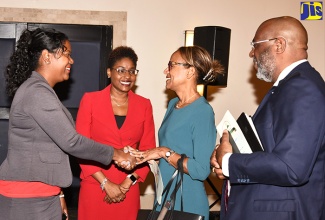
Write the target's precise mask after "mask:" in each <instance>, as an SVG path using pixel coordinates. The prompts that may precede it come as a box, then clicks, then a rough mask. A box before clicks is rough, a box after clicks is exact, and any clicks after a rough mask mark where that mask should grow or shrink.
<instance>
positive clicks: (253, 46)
mask: <svg viewBox="0 0 325 220" xmlns="http://www.w3.org/2000/svg"><path fill="white" fill-rule="evenodd" d="M277 39H278V38H277V37H276V38H271V39H268V40H259V41H255V42H253V41H252V42H250V44H251V46H252V49H255V45H256V44H260V43H265V42H269V41H271V40H277Z"/></svg>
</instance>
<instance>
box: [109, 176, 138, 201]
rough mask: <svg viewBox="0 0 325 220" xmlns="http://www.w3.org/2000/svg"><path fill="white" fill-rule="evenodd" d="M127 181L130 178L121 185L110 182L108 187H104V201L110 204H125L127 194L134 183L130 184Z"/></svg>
mask: <svg viewBox="0 0 325 220" xmlns="http://www.w3.org/2000/svg"><path fill="white" fill-rule="evenodd" d="M127 180H128V178H126V179H125V180H124V181H123V182H122V183H121V184H115V183H113V182H110V181H109V180H108V182H107V186H105V187H104V190H105V192H106V195H105V197H104V201H105V202H107V203H109V204H111V203H119V202H123V200H124V199H125V197H126V193H127V192H128V191H129V189H130V187H131V185H132V183H128V182H127Z"/></svg>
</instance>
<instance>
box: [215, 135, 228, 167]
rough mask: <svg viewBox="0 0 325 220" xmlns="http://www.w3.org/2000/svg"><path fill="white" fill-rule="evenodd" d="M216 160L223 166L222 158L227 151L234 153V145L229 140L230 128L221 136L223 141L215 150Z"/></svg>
mask: <svg viewBox="0 0 325 220" xmlns="http://www.w3.org/2000/svg"><path fill="white" fill-rule="evenodd" d="M215 151H216V152H215V154H216V160H217V163H218V164H219V166H220V168H221V166H222V158H223V156H225V154H226V153H232V147H231V144H230V142H229V133H228V130H224V131H223V133H222V137H221V143H220V145H219V146H218V147H217V148H216V150H215Z"/></svg>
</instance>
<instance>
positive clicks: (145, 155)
mask: <svg viewBox="0 0 325 220" xmlns="http://www.w3.org/2000/svg"><path fill="white" fill-rule="evenodd" d="M169 150H170V149H169V148H167V147H164V146H161V147H156V148H152V149H150V150H146V151H138V150H135V149H134V148H132V147H128V151H129V152H130V154H131V156H134V157H136V158H137V164H141V163H144V162H146V161H150V160H157V159H160V158H162V157H165V155H166V152H167V151H169Z"/></svg>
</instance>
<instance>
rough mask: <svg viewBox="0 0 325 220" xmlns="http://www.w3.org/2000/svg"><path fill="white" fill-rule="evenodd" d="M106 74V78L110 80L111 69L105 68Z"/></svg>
mask: <svg viewBox="0 0 325 220" xmlns="http://www.w3.org/2000/svg"><path fill="white" fill-rule="evenodd" d="M106 73H107V78H111V69H110V68H107V70H106Z"/></svg>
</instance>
